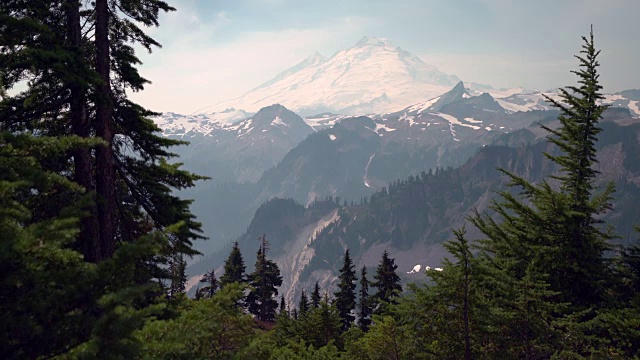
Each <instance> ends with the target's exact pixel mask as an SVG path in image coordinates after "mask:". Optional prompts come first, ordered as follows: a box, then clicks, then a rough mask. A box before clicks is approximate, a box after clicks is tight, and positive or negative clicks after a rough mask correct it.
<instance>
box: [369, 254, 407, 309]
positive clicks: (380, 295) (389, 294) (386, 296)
mask: <svg viewBox="0 0 640 360" xmlns="http://www.w3.org/2000/svg"><path fill="white" fill-rule="evenodd" d="M397 268H398V265H396V263H395V260H394V259H391V258H389V253H387V251H386V250H385V251H384V253H383V254H382V259H380V264H378V267H377V268H376V273H375V274H374V275H373V278H374V279H375V281H374V282H373V283H372V284H371V285H372V286H373V287H375V288H376V289H377V292H376V294H375V295H374V299H375V300H376V302H377V304H378V305H384V304H388V303H395V300H394V298H396V297H398V296H400V293H401V292H402V285H400V277H399V276H398V274H396V269H397ZM378 309H380V307H379V308H378Z"/></svg>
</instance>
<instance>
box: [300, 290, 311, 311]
mask: <svg viewBox="0 0 640 360" xmlns="http://www.w3.org/2000/svg"><path fill="white" fill-rule="evenodd" d="M307 311H309V299H308V298H307V294H306V293H305V292H304V289H302V293H301V294H300V302H299V303H298V314H299V315H300V316H304V315H306V313H307Z"/></svg>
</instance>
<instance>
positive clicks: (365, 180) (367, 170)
mask: <svg viewBox="0 0 640 360" xmlns="http://www.w3.org/2000/svg"><path fill="white" fill-rule="evenodd" d="M374 156H376V154H373V155H371V157H370V158H369V162H367V166H366V167H365V168H364V177H363V178H364V186H366V187H368V188H370V187H371V185H369V181H367V176H369V165H371V160H373V157H374Z"/></svg>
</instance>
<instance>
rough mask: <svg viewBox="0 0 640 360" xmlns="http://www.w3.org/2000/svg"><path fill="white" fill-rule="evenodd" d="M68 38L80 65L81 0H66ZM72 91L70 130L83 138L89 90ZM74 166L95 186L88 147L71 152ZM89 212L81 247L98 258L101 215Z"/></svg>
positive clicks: (80, 179)
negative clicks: (99, 218)
mask: <svg viewBox="0 0 640 360" xmlns="http://www.w3.org/2000/svg"><path fill="white" fill-rule="evenodd" d="M66 5H67V9H66V11H67V41H68V43H69V45H70V46H69V47H70V48H71V50H72V51H73V55H74V62H73V64H72V65H74V66H77V67H80V64H81V63H82V61H84V60H83V54H82V44H81V42H82V34H81V27H80V3H79V2H78V1H77V0H68V1H67V4H66ZM69 90H70V92H71V100H70V104H69V107H70V113H71V132H72V133H73V134H74V135H77V136H79V137H82V138H88V137H90V135H91V129H90V126H89V118H88V115H87V107H86V90H85V88H84V87H83V86H82V85H81V84H78V82H77V81H71V82H70V84H69ZM72 155H73V162H74V167H75V173H74V180H75V181H76V182H77V183H78V184H79V185H80V186H82V187H84V188H85V189H86V191H87V192H93V190H94V178H93V166H92V161H91V153H90V150H89V149H88V148H80V149H76V150H74V151H73V153H72ZM86 210H88V212H89V215H88V216H87V217H85V218H83V219H82V226H81V231H80V250H81V251H82V254H83V255H84V258H85V260H87V261H91V262H96V261H97V260H98V259H99V258H100V252H99V250H100V247H99V246H98V236H99V235H98V233H99V232H98V219H97V209H96V205H95V203H93V204H91V205H90V207H89V208H88V209H86Z"/></svg>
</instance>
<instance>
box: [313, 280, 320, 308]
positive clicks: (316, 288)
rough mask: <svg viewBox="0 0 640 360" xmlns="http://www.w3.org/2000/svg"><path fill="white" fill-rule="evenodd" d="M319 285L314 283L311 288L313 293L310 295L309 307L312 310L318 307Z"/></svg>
mask: <svg viewBox="0 0 640 360" xmlns="http://www.w3.org/2000/svg"><path fill="white" fill-rule="evenodd" d="M320 300H321V298H320V285H318V282H317V281H316V284H315V285H314V286H313V292H312V293H311V306H313V307H314V308H316V309H317V308H318V306H320Z"/></svg>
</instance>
